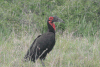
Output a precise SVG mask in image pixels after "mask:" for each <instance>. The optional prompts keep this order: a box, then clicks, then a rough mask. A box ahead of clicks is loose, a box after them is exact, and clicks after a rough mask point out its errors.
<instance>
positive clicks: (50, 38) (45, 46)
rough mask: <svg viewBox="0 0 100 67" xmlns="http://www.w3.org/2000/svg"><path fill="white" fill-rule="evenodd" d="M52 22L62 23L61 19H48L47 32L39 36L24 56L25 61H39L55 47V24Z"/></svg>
mask: <svg viewBox="0 0 100 67" xmlns="http://www.w3.org/2000/svg"><path fill="white" fill-rule="evenodd" d="M53 22H63V20H62V19H60V18H58V17H57V16H55V17H52V16H51V17H49V18H48V20H47V25H48V32H46V33H44V34H42V35H39V36H38V37H37V38H36V39H35V40H34V42H33V43H32V45H31V46H30V48H29V49H28V51H27V54H26V55H25V57H24V59H25V60H31V61H34V62H35V60H36V59H38V58H39V59H40V60H41V61H42V60H44V59H45V57H46V55H47V53H49V52H50V51H51V50H52V49H53V47H54V45H55V24H54V23H53Z"/></svg>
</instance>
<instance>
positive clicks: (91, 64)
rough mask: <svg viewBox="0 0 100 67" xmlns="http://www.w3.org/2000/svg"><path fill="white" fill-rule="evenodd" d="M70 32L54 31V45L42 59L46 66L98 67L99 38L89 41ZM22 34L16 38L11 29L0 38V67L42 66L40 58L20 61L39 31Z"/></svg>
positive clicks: (99, 62)
mask: <svg viewBox="0 0 100 67" xmlns="http://www.w3.org/2000/svg"><path fill="white" fill-rule="evenodd" d="M72 34H73V33H68V32H66V31H65V32H64V33H63V35H60V34H59V33H58V32H57V33H56V44H55V47H54V49H53V50H52V51H51V52H50V53H49V54H48V55H47V57H46V60H45V61H44V63H45V65H46V67H99V66H100V59H99V58H100V40H99V38H98V37H94V38H93V39H94V41H93V42H91V41H90V39H89V38H88V37H74V36H73V35H72ZM23 35H24V36H23ZM23 35H21V37H20V38H18V36H17V35H16V33H15V32H14V31H13V32H12V33H11V35H10V36H9V37H8V38H7V39H6V40H2V45H1V46H0V67H27V66H29V67H42V65H41V62H40V60H37V61H36V63H33V62H23V61H22V60H23V57H24V56H25V54H26V52H27V50H28V48H29V47H30V45H31V43H32V42H33V40H34V39H35V38H36V37H37V36H38V35H39V33H35V34H34V35H33V33H32V34H29V33H27V34H25V33H24V34H23ZM0 42H1V41H0Z"/></svg>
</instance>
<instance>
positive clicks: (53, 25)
mask: <svg viewBox="0 0 100 67" xmlns="http://www.w3.org/2000/svg"><path fill="white" fill-rule="evenodd" d="M49 24H50V25H51V26H52V27H53V29H54V30H56V28H55V27H56V26H55V24H54V23H52V21H49Z"/></svg>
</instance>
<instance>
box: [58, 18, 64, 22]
mask: <svg viewBox="0 0 100 67" xmlns="http://www.w3.org/2000/svg"><path fill="white" fill-rule="evenodd" d="M57 22H61V23H65V22H64V21H63V20H62V19H60V18H58V21H57Z"/></svg>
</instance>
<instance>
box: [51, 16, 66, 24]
mask: <svg viewBox="0 0 100 67" xmlns="http://www.w3.org/2000/svg"><path fill="white" fill-rule="evenodd" d="M53 22H62V23H65V22H64V21H63V20H62V19H60V18H59V17H57V16H54V20H53Z"/></svg>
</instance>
